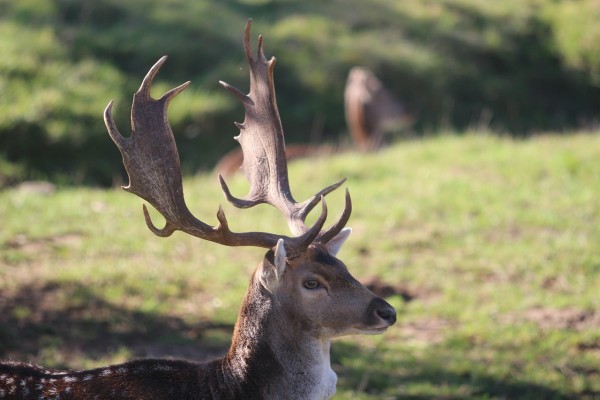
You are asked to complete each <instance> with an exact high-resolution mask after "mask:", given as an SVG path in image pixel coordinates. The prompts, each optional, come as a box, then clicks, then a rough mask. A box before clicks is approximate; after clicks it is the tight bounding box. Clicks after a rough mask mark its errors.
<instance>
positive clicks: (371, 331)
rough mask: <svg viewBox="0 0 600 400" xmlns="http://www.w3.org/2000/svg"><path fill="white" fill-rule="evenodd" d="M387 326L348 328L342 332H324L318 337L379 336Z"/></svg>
mask: <svg viewBox="0 0 600 400" xmlns="http://www.w3.org/2000/svg"><path fill="white" fill-rule="evenodd" d="M387 328H389V327H388V326H381V327H364V326H363V327H349V328H347V329H343V330H329V329H328V330H326V332H321V334H320V335H319V336H320V337H321V338H328V339H335V338H339V337H342V336H352V335H381V334H382V333H384V332H385V331H387Z"/></svg>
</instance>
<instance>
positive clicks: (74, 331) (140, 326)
mask: <svg viewBox="0 0 600 400" xmlns="http://www.w3.org/2000/svg"><path fill="white" fill-rule="evenodd" d="M232 331H233V326H232V325H230V324H213V323H211V322H209V321H208V322H207V321H204V322H199V323H196V324H189V323H187V322H186V321H184V320H183V319H181V318H179V317H173V316H164V315H156V314H153V313H148V312H143V311H138V310H130V309H128V308H125V307H120V306H118V305H115V304H111V303H109V302H107V301H106V300H104V299H102V298H100V297H98V296H97V295H96V294H95V293H94V292H93V291H92V290H90V289H89V288H88V287H86V286H85V285H83V284H81V283H77V282H60V283H58V282H47V283H44V284H43V285H41V286H37V285H32V286H23V287H21V288H20V289H19V290H18V291H16V292H15V293H13V294H11V295H10V296H6V295H3V294H2V293H0V359H13V360H19V361H30V362H37V361H38V360H39V358H40V357H41V356H42V354H41V351H48V350H50V351H52V352H56V353H61V354H66V355H67V356H66V359H67V360H68V359H69V357H72V356H71V355H72V354H79V355H81V354H85V357H86V358H93V359H100V358H102V357H108V356H110V355H111V354H114V353H115V352H116V351H118V350H120V349H124V348H125V349H127V351H128V352H129V353H130V354H132V356H133V357H137V358H141V357H173V358H185V359H188V360H194V361H202V360H206V359H210V358H214V357H217V356H220V355H222V354H224V353H225V351H226V349H227V348H228V346H229V341H230V336H231V333H232ZM209 333H210V334H209ZM207 334H209V335H208V336H209V337H207ZM62 359H63V358H62V357H61V358H60V360H62ZM59 362H62V361H59ZM66 362H69V361H66ZM74 362H77V361H76V360H75V361H74ZM53 367H58V368H63V367H71V368H77V366H76V365H69V366H67V365H60V364H58V365H53Z"/></svg>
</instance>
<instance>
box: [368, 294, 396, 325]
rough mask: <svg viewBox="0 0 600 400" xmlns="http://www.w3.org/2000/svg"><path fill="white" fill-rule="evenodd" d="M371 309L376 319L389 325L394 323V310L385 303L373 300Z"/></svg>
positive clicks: (378, 299)
mask: <svg viewBox="0 0 600 400" xmlns="http://www.w3.org/2000/svg"><path fill="white" fill-rule="evenodd" d="M372 307H373V309H374V312H375V315H376V316H377V317H379V318H380V319H382V320H384V321H385V322H386V323H388V324H390V325H393V324H394V323H396V309H395V308H394V307H392V306H391V305H390V304H389V303H388V302H387V301H385V300H383V299H381V298H379V297H378V298H376V299H375V300H373V303H372Z"/></svg>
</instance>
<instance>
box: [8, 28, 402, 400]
mask: <svg viewBox="0 0 600 400" xmlns="http://www.w3.org/2000/svg"><path fill="white" fill-rule="evenodd" d="M250 26H251V22H250V21H249V22H248V24H247V26H246V30H245V35H244V49H245V53H246V57H247V59H248V64H249V66H250V93H249V94H247V95H246V94H244V93H242V92H241V91H240V90H238V89H236V88H234V87H232V86H230V85H228V84H226V83H224V82H221V84H222V85H223V86H224V87H225V88H226V89H228V90H229V91H230V92H231V93H233V94H234V95H235V96H236V97H237V98H238V99H240V100H241V102H242V103H243V105H244V108H245V120H244V122H243V123H238V124H236V125H237V126H238V127H239V129H240V135H239V136H237V137H236V140H237V141H238V142H239V143H240V145H241V147H242V150H243V152H244V163H243V171H244V173H245V175H246V178H247V179H248V181H249V183H250V192H249V194H248V195H247V196H246V197H245V198H237V197H234V196H233V195H232V194H231V193H230V191H229V188H228V187H227V185H226V183H225V181H224V179H223V178H222V177H219V179H220V183H221V187H222V189H223V191H224V193H225V196H226V198H227V199H228V200H229V201H230V202H231V203H232V204H233V205H234V206H236V207H240V208H249V207H253V206H255V205H257V204H260V203H268V204H270V205H272V206H273V207H275V208H277V209H278V210H279V211H280V212H281V213H282V214H283V215H284V217H285V218H286V220H287V223H288V225H289V228H290V230H291V232H292V234H293V236H283V235H277V234H273V233H267V232H242V233H236V232H233V231H231V230H230V229H229V223H228V221H227V219H226V218H225V214H224V212H223V210H222V209H221V208H219V211H218V213H217V219H218V224H217V225H216V226H210V225H208V224H205V223H204V222H202V221H200V220H199V219H197V218H195V217H194V216H193V215H192V214H191V212H190V211H189V209H188V207H187V205H186V203H185V200H184V197H183V186H182V177H181V169H180V164H179V155H178V152H177V149H176V146H175V140H174V137H173V133H172V131H171V127H170V125H169V123H168V120H167V108H168V105H169V103H170V101H171V100H172V99H173V98H174V97H175V96H176V95H177V94H179V93H180V92H181V91H183V90H184V89H185V88H186V87H187V86H188V85H189V82H188V83H185V84H183V85H181V86H179V87H177V88H174V89H172V90H170V91H168V92H167V93H166V94H164V95H163V96H162V97H161V98H160V99H158V100H155V99H153V98H152V97H151V96H150V86H151V84H152V81H153V79H154V78H155V76H156V74H157V73H158V71H159V69H160V67H161V66H162V65H163V63H164V62H165V60H166V57H163V58H161V59H160V60H159V61H158V62H157V63H156V64H155V65H154V66H153V67H152V68H151V69H150V71H149V72H148V74H147V75H146V77H145V78H144V80H143V82H142V85H141V87H140V89H139V90H138V91H137V92H136V93H135V95H134V98H133V105H132V110H131V120H132V130H133V134H132V136H131V137H129V138H125V137H123V136H121V134H120V133H119V131H118V130H117V127H116V125H115V123H114V121H113V118H112V115H111V110H112V102H111V103H109V105H108V107H107V108H106V111H105V114H104V119H105V122H106V126H107V128H108V132H109V134H110V136H111V138H112V139H113V141H114V142H115V144H116V145H117V147H118V148H119V150H120V151H121V153H122V155H123V163H124V165H125V167H126V170H127V173H128V175H129V185H128V186H127V187H125V188H124V189H125V190H127V191H128V192H131V193H134V194H136V195H137V196H139V197H141V198H143V199H144V200H146V201H147V202H149V203H150V204H151V205H152V206H154V207H155V208H156V209H157V210H158V211H159V212H160V213H161V214H162V215H163V217H164V218H165V220H166V225H165V226H164V227H163V228H157V227H155V226H154V224H153V223H152V221H151V219H150V216H149V214H148V210H147V209H146V206H144V207H143V211H144V216H145V219H146V224H147V225H148V227H149V229H150V230H151V231H152V232H154V233H155V234H156V235H158V236H161V237H166V236H169V235H171V234H172V233H173V232H174V231H176V230H180V231H183V232H185V233H187V234H190V235H193V236H196V237H198V238H200V239H204V240H209V241H212V242H215V243H219V244H222V245H225V246H256V247H261V248H265V249H268V250H267V253H266V254H265V256H264V258H263V260H262V262H261V263H260V264H259V265H258V267H257V268H256V270H255V272H254V274H253V275H252V277H251V279H250V284H249V287H248V290H247V292H246V295H245V297H244V300H243V303H242V306H241V310H240V312H239V315H238V319H237V322H236V325H235V329H234V333H233V338H232V342H231V347H230V348H229V351H228V352H227V354H226V355H225V356H224V357H222V358H220V359H217V360H214V361H209V362H206V363H193V362H188V361H176V360H150V359H145V360H137V361H130V362H127V363H124V364H119V365H113V366H108V367H104V368H97V369H92V370H85V371H55V370H47V369H44V368H43V367H39V366H34V365H30V364H25V363H17V362H4V363H0V399H1V398H10V399H113V398H120V399H136V400H139V399H155V400H156V399H327V398H329V397H331V396H332V395H333V393H334V392H335V386H336V379H337V378H336V375H335V373H334V372H333V370H332V369H331V366H330V360H329V347H330V341H331V339H332V338H335V337H339V336H343V335H349V334H360V333H363V334H377V333H382V332H384V331H385V330H386V329H387V328H388V327H389V326H391V325H392V324H394V323H395V321H396V311H395V310H394V308H393V307H392V306H390V305H389V304H388V303H386V302H385V301H384V300H383V299H381V298H379V297H377V296H375V295H374V294H373V293H372V292H370V291H369V290H368V289H367V288H366V287H364V286H363V285H362V284H360V283H359V282H358V281H357V280H356V279H354V278H353V277H352V275H351V274H350V273H349V272H348V269H347V268H346V266H345V265H344V264H343V263H342V262H341V261H340V260H339V259H337V258H336V257H335V255H336V253H337V252H338V250H339V249H340V247H341V245H342V244H343V243H344V241H345V240H346V239H347V237H348V235H349V233H350V229H349V228H344V226H345V225H346V223H347V221H348V219H349V217H350V213H351V208H352V206H351V201H350V195H349V193H348V191H346V204H345V207H344V211H343V212H342V214H341V216H340V218H339V219H338V220H337V221H336V222H335V223H334V224H332V225H331V226H330V227H329V228H327V229H323V226H324V224H325V220H326V218H327V207H326V205H325V201H324V198H323V196H325V195H326V194H328V193H330V192H331V191H333V190H335V189H336V188H338V187H339V186H340V185H341V184H342V183H343V182H344V181H343V180H342V181H340V182H338V183H335V184H333V185H331V186H329V187H327V188H325V189H323V190H321V191H320V192H318V193H317V194H316V195H315V196H313V197H312V198H310V199H308V200H306V201H304V202H301V203H298V202H296V201H295V200H294V198H293V196H292V193H291V191H290V187H289V182H288V172H287V164H286V160H285V153H284V148H285V145H284V138H283V129H282V126H281V121H280V118H279V112H278V110H277V104H276V100H275V89H274V82H273V69H274V66H275V59H274V58H272V59H271V60H267V59H266V58H265V56H264V53H263V47H262V37H259V39H258V52H257V56H256V57H254V55H253V53H252V50H251V47H250ZM318 203H321V213H320V216H319V217H318V219H317V221H316V222H315V224H314V225H313V226H307V225H306V223H305V218H306V216H307V215H308V213H309V212H310V211H311V210H312V209H313V208H314V207H315V206H317V205H318Z"/></svg>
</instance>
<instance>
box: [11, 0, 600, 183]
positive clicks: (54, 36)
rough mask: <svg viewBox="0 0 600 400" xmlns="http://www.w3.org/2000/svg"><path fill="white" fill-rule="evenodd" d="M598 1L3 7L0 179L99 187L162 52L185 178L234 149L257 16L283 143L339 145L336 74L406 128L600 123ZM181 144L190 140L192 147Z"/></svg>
mask: <svg viewBox="0 0 600 400" xmlns="http://www.w3.org/2000/svg"><path fill="white" fill-rule="evenodd" d="M599 4H600V2H599V1H598V0H582V1H577V2H571V1H566V0H565V1H554V0H525V1H517V0H508V1H502V2H488V1H483V0H435V1H434V0H425V1H423V0H406V1H402V2H398V1H394V0H370V1H362V0H343V1H342V0H332V1H326V2H324V1H316V0H305V1H291V0H272V1H269V0H241V1H233V0H228V1H209V0H201V1H199V0H131V1H126V2H124V1H120V0H21V1H12V0H0V50H1V51H2V58H1V60H0V159H2V161H0V165H1V166H2V171H1V172H0V184H1V183H2V182H4V184H6V183H10V182H12V181H16V180H21V179H25V178H28V179H30V178H44V179H53V180H56V181H61V182H65V183H73V182H74V183H81V182H88V183H97V184H98V183H99V184H110V183H112V182H113V179H114V177H115V175H118V174H116V173H115V169H114V165H116V164H118V159H119V156H118V153H117V151H116V150H115V149H114V148H113V145H112V143H110V141H109V139H108V137H107V135H106V133H105V128H104V126H103V123H102V120H101V117H100V116H101V113H102V110H103V108H104V106H105V105H106V103H107V102H108V101H109V100H110V99H115V100H116V107H115V110H116V112H117V114H118V115H117V117H118V122H119V125H120V126H121V129H122V131H123V133H126V131H127V126H128V107H129V100H130V98H131V94H132V93H133V92H134V91H135V90H136V88H137V86H138V85H139V82H140V80H141V78H142V77H143V75H144V74H145V72H146V71H147V69H148V68H149V66H150V65H152V64H153V63H154V62H155V61H156V60H157V59H158V58H159V57H160V56H162V55H164V54H168V55H169V56H170V59H169V61H168V63H167V64H166V66H165V67H164V70H163V71H162V72H161V74H160V77H159V79H158V80H159V83H160V84H159V85H157V86H158V87H157V88H156V92H157V93H158V92H159V91H162V90H166V89H167V88H169V87H172V86H174V85H177V84H179V83H181V82H183V81H187V80H190V79H191V80H192V81H193V85H192V87H191V88H190V89H188V90H187V91H186V92H184V94H182V95H181V96H180V98H178V99H177V101H175V102H174V104H173V105H172V108H171V110H170V118H171V123H172V125H173V128H174V131H175V132H176V134H177V135H178V137H177V139H178V141H179V142H180V148H181V149H183V150H182V153H183V154H182V158H183V159H184V160H185V165H187V166H188V171H187V172H190V171H195V170H196V169H198V168H207V167H210V166H212V165H214V162H215V161H216V159H217V158H218V155H220V154H224V152H225V150H227V149H228V148H231V147H233V146H234V145H235V143H234V142H233V141H232V140H231V137H232V136H234V135H235V134H236V129H235V127H234V126H233V125H232V124H231V122H232V121H234V120H239V119H241V118H242V116H241V107H240V106H239V105H238V104H236V102H235V100H234V99H233V98H231V97H230V96H229V95H228V94H226V93H225V92H224V91H223V90H222V89H221V88H220V87H219V85H218V84H217V81H218V80H219V79H222V80H226V81H227V82H229V83H232V84H234V85H237V86H239V87H241V88H246V87H247V76H246V74H247V71H246V66H245V61H244V59H243V53H242V49H241V38H242V32H243V27H244V23H245V21H246V20H247V19H248V18H253V19H254V21H255V25H254V32H253V33H254V35H253V36H256V35H258V34H259V33H260V34H264V35H265V38H266V51H267V55H268V56H270V55H276V56H277V57H278V67H277V69H276V83H277V90H278V100H279V105H280V110H282V118H283V122H284V126H285V128H286V134H287V137H288V142H300V141H311V140H313V141H314V140H317V139H318V140H323V139H326V140H330V141H338V140H340V139H339V138H340V136H342V137H343V136H344V135H345V131H346V128H345V123H344V116H343V104H342V91H343V86H344V83H345V79H346V74H347V72H348V70H349V69H350V68H351V67H352V66H354V65H366V66H368V67H370V68H372V69H373V70H374V71H375V73H376V74H377V75H378V76H379V77H380V78H381V79H382V80H383V81H384V82H385V83H386V84H388V85H389V87H390V89H391V90H392V91H393V92H394V93H395V94H396V95H397V96H398V97H400V98H401V99H402V100H403V101H404V102H405V103H406V104H407V106H408V107H409V109H411V110H412V111H413V112H414V113H415V114H416V115H417V117H418V119H417V123H416V125H415V126H414V127H413V129H414V132H416V133H422V132H430V131H435V130H437V129H438V128H440V127H443V128H456V129H462V128H464V127H467V126H472V125H485V126H491V127H492V128H494V130H496V131H504V132H509V133H511V134H516V135H522V134H529V133H532V132H537V131H542V130H548V129H552V130H563V129H569V128H573V127H581V126H590V125H593V124H595V123H597V119H598V117H597V115H598V111H599V104H600V87H599V85H600V79H599V73H600V72H599V71H600V59H599V56H598V54H600V49H599V47H600V40H598V38H599V36H600V27H599V25H598V24H597V23H595V22H596V21H598V19H599V18H600V5H599ZM191 139H194V140H193V142H192V141H191Z"/></svg>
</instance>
